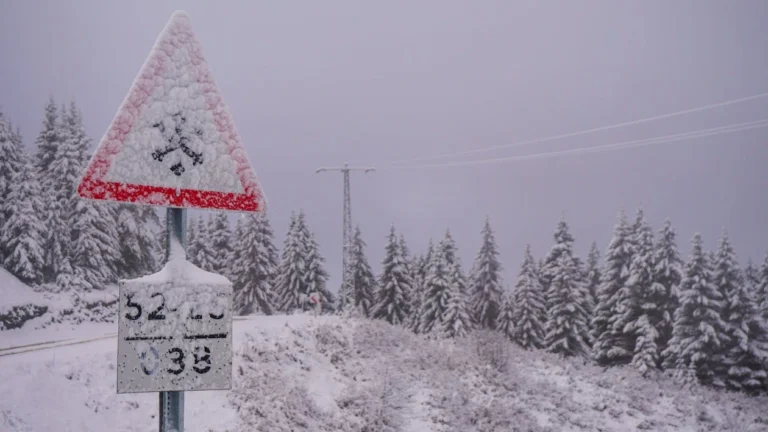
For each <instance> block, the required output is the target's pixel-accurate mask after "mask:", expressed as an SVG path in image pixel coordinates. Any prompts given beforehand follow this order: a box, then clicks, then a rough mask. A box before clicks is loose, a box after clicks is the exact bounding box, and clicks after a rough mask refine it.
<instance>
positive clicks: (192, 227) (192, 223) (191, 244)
mask: <svg viewBox="0 0 768 432" xmlns="http://www.w3.org/2000/svg"><path fill="white" fill-rule="evenodd" d="M197 226H198V225H197V218H196V217H194V216H190V217H189V218H187V250H186V252H187V261H189V262H191V263H192V264H195V265H197V264H196V263H195V259H194V257H195V255H196V254H197ZM198 267H199V266H198Z"/></svg>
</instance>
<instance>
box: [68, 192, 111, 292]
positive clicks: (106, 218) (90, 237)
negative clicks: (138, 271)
mask: <svg viewBox="0 0 768 432" xmlns="http://www.w3.org/2000/svg"><path fill="white" fill-rule="evenodd" d="M72 201H73V203H72V204H70V206H69V207H70V208H72V209H73V210H72V211H71V213H70V215H69V218H68V220H70V221H71V224H72V227H71V233H72V237H71V239H72V243H71V248H72V252H71V259H70V260H69V264H70V265H71V269H72V275H73V276H74V279H70V275H69V274H68V272H67V270H64V271H62V272H61V273H60V274H59V275H57V278H56V284H57V285H58V286H59V288H61V289H72V288H75V289H77V288H82V289H85V290H91V289H97V290H100V289H104V287H105V285H106V284H107V283H111V282H114V281H116V280H117V273H116V271H117V269H116V263H117V262H118V260H119V259H120V247H119V246H120V245H119V244H118V241H117V229H116V227H115V223H114V220H115V214H114V207H113V206H112V205H111V204H106V203H98V202H93V201H90V200H84V199H81V198H80V197H79V196H77V195H76V194H73V195H72ZM65 269H66V267H65Z"/></svg>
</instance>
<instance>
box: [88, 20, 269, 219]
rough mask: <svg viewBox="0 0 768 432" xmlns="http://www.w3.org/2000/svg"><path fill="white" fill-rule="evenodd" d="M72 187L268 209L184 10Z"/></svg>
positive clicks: (98, 195) (102, 194) (138, 199)
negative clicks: (82, 174) (76, 184)
mask: <svg viewBox="0 0 768 432" xmlns="http://www.w3.org/2000/svg"><path fill="white" fill-rule="evenodd" d="M77 191H78V193H79V194H80V196H81V197H83V198H89V199H95V200H109V201H123V202H131V203H136V204H147V205H158V206H168V207H185V208H205V209H221V210H236V211H263V210H264V209H265V206H266V200H265V198H264V194H263V192H262V190H261V187H260V186H259V182H258V180H257V178H256V174H255V173H254V171H253V169H252V168H251V165H250V163H249V161H248V156H247V155H246V153H245V149H244V148H243V146H242V143H241V142H240V137H239V136H238V134H237V130H236V129H235V124H234V122H233V121H232V117H231V115H230V113H229V111H228V110H227V107H226V106H225V105H224V102H223V101H222V98H221V95H220V93H219V89H218V87H217V86H216V83H215V82H214V80H213V76H212V75H211V72H210V70H209V69H208V63H207V62H206V61H205V59H204V58H203V52H202V49H201V47H200V44H199V42H198V41H197V39H196V38H195V35H194V33H193V32H192V27H191V24H190V20H189V16H187V14H186V13H184V12H175V13H174V14H173V15H172V16H171V19H170V21H169V22H168V24H167V25H166V26H165V29H163V31H162V33H161V34H160V37H159V38H158V39H157V42H155V46H154V47H153V48H152V51H151V52H150V53H149V57H147V60H146V62H145V63H144V66H142V68H141V71H140V72H139V75H138V76H137V77H136V79H135V81H134V82H133V85H132V86H131V89H130V91H129V92H128V96H127V97H126V98H125V100H124V101H123V104H122V105H121V106H120V110H119V111H118V112H117V114H116V115H115V118H114V119H113V120H112V124H110V126H109V129H107V132H106V134H105V135H104V137H103V138H102V139H101V142H100V143H99V147H98V148H97V149H96V153H95V154H94V155H93V157H92V158H91V161H90V163H89V165H88V168H87V169H86V171H85V174H84V176H83V179H82V181H81V182H80V185H79V186H78V188H77Z"/></svg>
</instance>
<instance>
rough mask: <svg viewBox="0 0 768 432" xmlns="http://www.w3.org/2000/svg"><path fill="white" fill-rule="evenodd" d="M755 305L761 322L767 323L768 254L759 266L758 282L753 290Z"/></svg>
mask: <svg viewBox="0 0 768 432" xmlns="http://www.w3.org/2000/svg"><path fill="white" fill-rule="evenodd" d="M755 304H756V305H757V310H758V312H759V313H760V315H761V316H762V317H763V320H765V321H768V254H766V255H765V259H764V260H763V265H762V266H760V282H759V283H758V285H757V289H756V290H755Z"/></svg>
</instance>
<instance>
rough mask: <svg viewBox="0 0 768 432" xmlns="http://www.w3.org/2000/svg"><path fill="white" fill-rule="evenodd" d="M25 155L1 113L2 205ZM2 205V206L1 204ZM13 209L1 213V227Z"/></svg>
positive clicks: (0, 190)
mask: <svg viewBox="0 0 768 432" xmlns="http://www.w3.org/2000/svg"><path fill="white" fill-rule="evenodd" d="M22 159H23V154H22V149H21V147H19V145H18V143H17V142H16V140H15V137H14V134H13V131H12V129H11V124H10V122H8V121H7V119H6V118H5V116H4V115H3V113H2V112H0V203H7V202H8V200H9V196H10V194H11V188H12V187H13V184H14V177H16V175H17V174H18V173H19V172H20V171H22V169H23V165H24V164H23V161H22ZM0 205H1V204H0ZM10 210H11V208H7V209H5V210H2V211H0V227H2V226H3V225H4V224H5V221H7V220H8V218H9V217H10V216H11V215H10V214H8V212H9V211H10ZM3 249H4V248H3V247H0V259H2V256H3Z"/></svg>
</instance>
